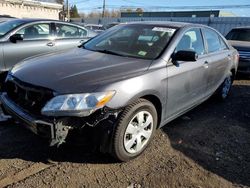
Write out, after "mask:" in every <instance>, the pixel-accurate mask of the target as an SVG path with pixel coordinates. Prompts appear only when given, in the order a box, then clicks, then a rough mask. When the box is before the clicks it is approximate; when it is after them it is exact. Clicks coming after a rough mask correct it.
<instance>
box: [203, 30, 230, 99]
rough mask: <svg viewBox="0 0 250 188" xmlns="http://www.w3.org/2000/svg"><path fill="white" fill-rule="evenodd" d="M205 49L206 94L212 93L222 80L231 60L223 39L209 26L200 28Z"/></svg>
mask: <svg viewBox="0 0 250 188" xmlns="http://www.w3.org/2000/svg"><path fill="white" fill-rule="evenodd" d="M202 33H203V36H204V40H205V44H206V51H207V54H208V60H207V66H208V69H207V72H206V76H207V78H206V82H207V89H206V94H207V95H209V94H211V93H213V92H214V91H215V90H216V89H217V88H218V87H219V85H220V84H221V83H222V82H223V80H224V78H225V74H226V69H227V67H228V64H229V62H230V61H231V58H232V57H231V53H230V50H229V48H228V47H227V45H226V44H225V42H224V40H223V39H222V38H221V37H220V36H219V35H218V34H217V32H215V31H213V30H212V29H209V28H204V29H202Z"/></svg>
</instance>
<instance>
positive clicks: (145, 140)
mask: <svg viewBox="0 0 250 188" xmlns="http://www.w3.org/2000/svg"><path fill="white" fill-rule="evenodd" d="M156 126H157V112H156V109H155V107H154V105H153V104H152V103H151V102H149V101H147V100H145V99H140V100H138V101H136V102H135V103H133V104H131V105H129V106H127V107H126V108H125V110H124V111H123V113H122V115H121V117H120V119H119V121H118V124H117V126H116V128H115V132H114V137H113V140H112V145H113V152H112V154H113V156H114V157H115V158H117V159H118V160H120V161H128V160H131V159H133V158H136V157H137V156H139V155H140V154H141V153H142V152H143V151H144V150H145V148H146V147H147V145H148V144H149V143H150V141H151V139H152V137H153V134H154V132H155V129H156Z"/></svg>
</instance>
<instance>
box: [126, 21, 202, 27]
mask: <svg viewBox="0 0 250 188" xmlns="http://www.w3.org/2000/svg"><path fill="white" fill-rule="evenodd" d="M126 24H138V25H153V26H158V27H159V26H162V27H175V28H181V27H187V26H190V27H193V26H199V27H206V26H204V25H201V24H193V23H185V22H171V21H142V22H129V23H126Z"/></svg>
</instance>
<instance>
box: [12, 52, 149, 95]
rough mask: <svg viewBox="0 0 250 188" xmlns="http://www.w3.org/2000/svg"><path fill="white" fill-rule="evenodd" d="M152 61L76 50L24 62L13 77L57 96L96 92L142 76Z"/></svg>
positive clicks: (18, 65) (16, 67) (13, 72)
mask: <svg viewBox="0 0 250 188" xmlns="http://www.w3.org/2000/svg"><path fill="white" fill-rule="evenodd" d="M151 62H152V61H151V60H143V59H137V58H129V57H122V56H116V55H110V54H105V53H100V52H93V51H89V50H85V49H80V48H77V49H74V50H70V51H64V52H60V53H54V54H49V55H45V56H39V57H36V58H31V59H28V60H25V61H23V62H22V63H19V64H17V65H16V66H15V67H14V68H13V69H12V70H11V74H12V75H13V76H14V77H15V78H17V79H19V80H20V81H23V82H25V83H29V84H32V85H35V86H41V87H45V88H49V89H52V90H54V91H55V92H58V93H80V92H93V91H95V90H96V89H97V88H98V86H100V85H103V84H107V83H111V82H115V81H119V80H122V79H125V78H127V77H133V76H136V75H139V74H143V72H144V71H146V70H147V69H148V67H149V66H150V64H151Z"/></svg>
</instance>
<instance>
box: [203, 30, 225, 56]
mask: <svg viewBox="0 0 250 188" xmlns="http://www.w3.org/2000/svg"><path fill="white" fill-rule="evenodd" d="M204 35H205V40H206V41H207V47H208V53H212V52H216V51H219V50H220V49H221V43H220V40H219V36H218V34H217V33H216V32H214V31H212V30H210V29H204Z"/></svg>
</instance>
